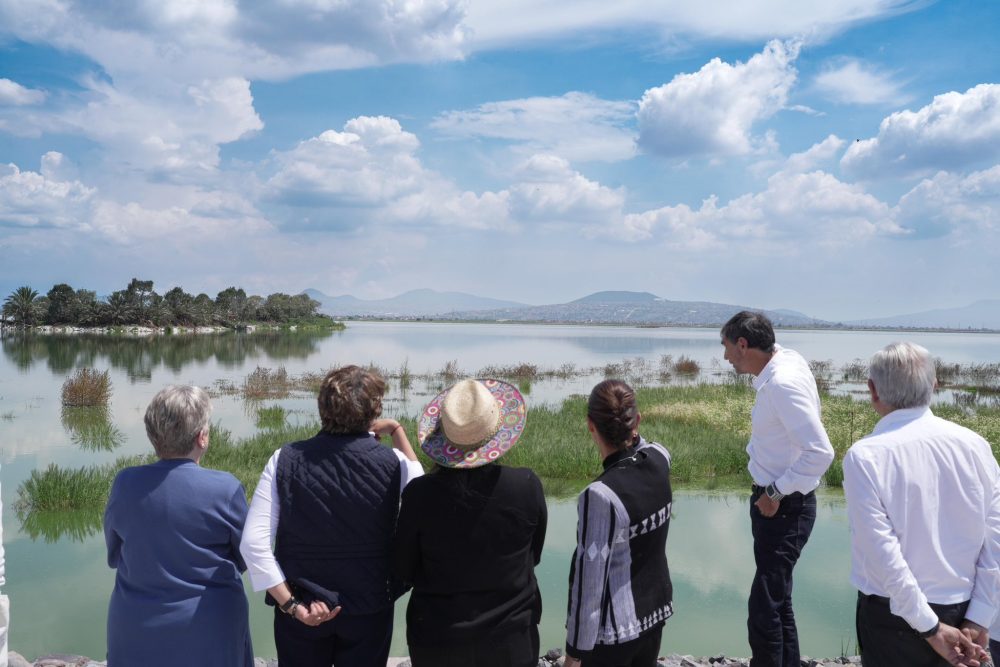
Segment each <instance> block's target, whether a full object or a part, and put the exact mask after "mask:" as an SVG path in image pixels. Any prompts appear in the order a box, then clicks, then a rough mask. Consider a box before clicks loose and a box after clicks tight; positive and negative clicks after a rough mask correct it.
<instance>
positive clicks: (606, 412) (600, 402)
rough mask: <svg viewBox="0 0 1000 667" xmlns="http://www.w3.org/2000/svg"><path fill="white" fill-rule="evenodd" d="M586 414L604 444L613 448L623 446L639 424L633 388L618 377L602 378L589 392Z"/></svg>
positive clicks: (628, 442) (630, 441)
mask: <svg viewBox="0 0 1000 667" xmlns="http://www.w3.org/2000/svg"><path fill="white" fill-rule="evenodd" d="M587 416H588V417H589V418H590V421H592V422H594V426H595V427H596V428H597V432H598V433H599V434H600V435H601V437H602V438H603V439H604V441H605V442H606V443H607V444H608V445H610V446H611V447H614V448H615V449H621V448H622V447H627V446H629V445H631V444H632V439H633V438H632V432H633V431H635V429H636V427H637V426H638V425H639V411H638V409H637V408H636V405H635V392H634V391H632V387H630V386H628V385H627V384H625V383H624V382H622V381H621V380H605V381H604V382H601V383H600V384H598V385H597V386H596V387H594V389H593V391H591V392H590V399H589V400H588V401H587Z"/></svg>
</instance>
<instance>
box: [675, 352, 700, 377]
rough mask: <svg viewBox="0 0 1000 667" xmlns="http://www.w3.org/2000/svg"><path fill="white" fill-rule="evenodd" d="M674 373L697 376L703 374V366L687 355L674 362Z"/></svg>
mask: <svg viewBox="0 0 1000 667" xmlns="http://www.w3.org/2000/svg"><path fill="white" fill-rule="evenodd" d="M674 372H675V373H677V374H678V375H697V374H698V373H701V364H699V363H698V362H697V361H695V360H694V359H692V358H691V357H688V356H686V355H683V354H682V355H681V356H680V357H679V358H678V359H677V361H675V362H674Z"/></svg>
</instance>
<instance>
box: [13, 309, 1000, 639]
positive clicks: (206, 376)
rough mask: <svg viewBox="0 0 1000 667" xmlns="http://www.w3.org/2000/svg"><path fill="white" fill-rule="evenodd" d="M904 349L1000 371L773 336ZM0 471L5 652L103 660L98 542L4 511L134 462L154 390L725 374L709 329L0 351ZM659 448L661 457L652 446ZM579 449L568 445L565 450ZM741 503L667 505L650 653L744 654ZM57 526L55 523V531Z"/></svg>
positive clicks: (833, 349) (548, 397) (411, 405)
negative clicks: (100, 469)
mask: <svg viewBox="0 0 1000 667" xmlns="http://www.w3.org/2000/svg"><path fill="white" fill-rule="evenodd" d="M901 337H905V338H906V339H907V340H913V341H915V342H918V343H920V344H922V345H924V346H925V347H927V348H928V349H930V350H931V352H932V353H933V354H934V355H935V356H938V357H941V358H942V359H944V360H945V361H948V362H956V363H996V362H1000V335H995V334H939V333H912V334H898V333H877V332H844V331H781V332H779V342H781V343H782V344H784V345H786V346H788V347H792V348H794V349H796V350H798V351H799V352H801V353H802V354H803V355H804V356H805V357H806V358H807V359H810V360H818V361H826V360H829V361H831V362H833V364H834V365H835V366H839V365H842V364H845V363H848V362H850V361H852V360H854V359H856V358H862V359H866V358H868V357H869V356H870V355H871V353H872V352H874V351H875V350H876V349H878V348H880V347H882V346H884V345H885V344H886V343H888V342H891V341H893V340H898V339H899V338H901ZM0 345H2V355H0V465H2V482H3V526H4V543H5V547H6V552H7V580H8V583H7V586H6V589H5V592H6V593H7V594H9V595H10V597H11V600H12V605H11V606H12V609H13V623H12V626H11V648H12V649H13V650H16V651H18V652H20V653H23V654H25V655H26V656H28V657H34V656H37V655H40V654H42V653H45V652H54V651H60V652H70V653H80V654H84V655H89V656H91V657H95V658H100V657H103V656H104V651H105V644H104V623H105V613H106V604H107V598H108V594H109V592H110V590H111V587H112V585H113V572H112V571H111V570H109V569H108V568H107V566H106V565H105V554H104V544H103V539H102V538H101V536H100V535H97V534H93V533H92V531H88V530H87V529H86V528H79V527H78V528H77V529H76V530H73V529H70V530H68V531H64V532H61V533H60V532H59V531H57V530H53V528H52V526H53V523H52V522H48V523H43V524H42V525H28V526H22V525H21V522H20V521H19V519H18V517H17V515H16V513H14V512H13V510H12V509H11V503H12V502H13V500H14V498H15V495H16V490H17V487H18V485H19V484H20V483H21V482H22V481H23V480H24V479H25V478H26V477H27V476H28V475H29V474H30V472H31V470H33V469H36V468H44V467H46V466H48V465H49V464H50V463H55V464H59V465H61V466H85V465H91V464H97V463H104V462H107V461H111V460H114V459H115V458H117V457H118V456H121V455H123V454H132V453H145V452H146V451H149V450H150V446H149V444H148V441H147V440H146V437H145V432H144V429H143V426H142V414H143V412H144V410H145V408H146V405H147V403H148V402H149V399H150V398H151V397H152V395H153V394H154V393H155V392H156V391H158V390H159V389H160V388H161V387H163V386H164V385H166V384H170V383H191V384H198V385H202V386H206V387H212V386H218V383H219V382H220V381H221V382H223V383H231V384H234V385H237V386H238V385H240V384H242V382H243V379H244V378H245V377H246V375H247V374H248V373H250V372H251V371H253V370H254V369H255V368H256V367H258V366H260V367H265V368H278V367H284V368H285V369H286V370H287V371H288V373H289V374H291V375H298V374H301V373H304V372H318V371H321V370H324V369H326V368H329V367H331V366H334V365H339V364H344V363H359V364H366V363H369V362H372V363H375V364H377V365H379V366H381V367H383V368H389V369H397V368H399V367H400V366H401V365H403V364H404V363H406V364H408V366H409V369H410V371H411V372H413V373H415V374H429V373H433V372H435V371H438V370H440V369H441V368H442V367H443V366H444V365H445V364H446V363H448V362H456V363H457V365H458V367H459V368H460V369H462V370H463V371H465V372H467V373H469V374H472V373H475V372H476V371H478V370H479V369H481V368H484V367H486V366H489V365H495V366H500V365H514V364H520V363H531V364H535V365H537V366H539V367H541V368H543V369H548V368H552V369H554V368H558V367H560V366H562V365H564V364H573V365H574V366H575V367H576V368H578V369H582V368H603V367H604V366H605V365H607V364H613V363H620V362H622V361H623V360H629V359H636V358H640V359H644V360H646V361H647V362H648V363H650V364H652V365H653V366H654V367H655V365H656V364H658V363H659V360H660V357H661V356H662V355H673V357H674V358H677V357H679V356H681V355H686V356H688V357H690V358H692V359H694V360H696V361H698V362H699V363H700V364H701V366H702V368H703V369H704V371H703V373H702V378H701V379H708V380H711V379H713V378H718V377H721V376H722V375H723V374H725V373H727V372H728V364H726V363H725V362H724V361H722V358H721V352H722V348H721V346H720V345H719V338H718V333H717V331H716V330H714V329H647V328H641V329H640V328H617V327H614V328H613V327H577V326H544V325H492V324H423V323H419V324H418V323H412V324H410V323H367V322H366V323H351V324H350V325H349V328H348V329H347V330H346V331H343V332H336V333H332V334H314V333H280V334H279V333H257V334H248V335H236V334H223V335H198V336H196V335H182V336H160V337H156V338H126V337H101V336H79V335H78V336H34V337H30V338H22V337H4V338H3V339H2V340H0ZM80 367H93V368H97V369H99V370H109V371H110V373H111V377H112V381H113V383H114V390H113V396H112V399H111V405H110V420H109V422H108V424H107V427H108V428H113V429H114V430H115V431H116V432H117V433H118V437H117V438H116V439H117V441H118V442H119V443H120V444H119V445H118V446H117V447H115V448H114V449H113V450H112V451H104V450H100V449H98V450H95V449H94V448H93V446H92V445H88V441H87V439H86V438H81V437H80V432H79V428H78V427H77V426H75V425H74V422H73V421H72V419H71V418H70V417H67V416H65V415H64V414H63V413H62V409H61V405H60V388H61V386H62V383H63V381H64V380H65V378H66V377H67V375H69V374H71V373H72V372H73V371H74V370H75V369H77V368H80ZM601 377H602V374H601V373H600V372H595V374H593V375H590V376H585V377H576V378H572V379H568V380H549V381H538V382H535V383H534V384H533V385H532V386H531V387H524V389H526V390H528V392H529V393H528V396H527V398H528V400H529V402H531V403H533V404H539V403H548V404H553V405H555V404H558V402H559V401H561V400H562V399H563V398H565V397H566V396H568V395H570V394H572V393H585V392H587V391H589V389H590V387H591V386H592V385H593V384H594V382H595V381H596V380H597V379H600V378H601ZM439 386H440V381H439V380H433V379H432V380H420V379H418V380H416V381H415V383H414V385H413V387H412V389H411V390H410V391H408V392H407V393H406V395H401V394H400V393H399V392H398V388H394V389H393V393H392V394H391V396H390V400H389V401H388V402H387V412H389V413H392V414H396V415H402V414H411V415H412V414H415V413H416V412H418V411H419V410H420V408H421V407H422V406H423V403H424V402H425V401H426V400H427V398H428V397H429V396H430V395H431V394H433V393H434V392H436V391H437V390H438V388H439ZM213 403H214V406H215V413H214V417H213V421H215V422H216V423H218V424H221V426H222V427H224V428H226V429H229V430H230V431H232V432H233V433H234V434H235V435H237V436H242V435H249V434H252V433H254V432H255V430H256V426H255V417H254V415H255V408H251V407H248V406H247V405H246V404H244V402H243V401H242V400H240V399H239V398H238V397H235V396H227V395H221V396H219V397H217V398H215V399H213ZM266 404H267V405H272V404H280V405H282V406H283V407H285V408H286V409H288V410H291V411H292V412H291V415H290V417H289V419H290V420H292V421H295V420H301V421H312V420H313V418H314V414H315V399H314V398H313V397H311V396H292V397H290V398H288V399H283V400H281V401H268V402H267V403H266ZM665 444H667V446H668V447H669V444H670V443H665ZM585 446H589V445H588V443H581V447H585ZM746 501H747V494H742V493H735V492H729V493H718V494H717V493H706V492H682V493H679V494H678V498H677V501H676V503H675V505H676V507H675V518H674V522H673V524H672V526H671V531H670V539H669V542H668V554H669V558H670V564H671V572H672V574H673V578H674V587H675V606H676V615H675V617H674V618H672V619H671V620H670V621H668V623H667V629H666V632H665V634H664V651H670V652H681V653H693V654H710V653H717V652H720V651H721V652H725V653H727V654H730V655H746V654H747V653H748V652H749V648H748V646H747V644H746V639H745V634H746V630H745V628H746V626H745V597H746V592H747V590H748V588H749V584H750V579H751V577H752V575H753V559H752V554H751V538H750V527H749V520H748V519H747V516H746V515H747V506H746ZM550 513H551V518H550V529H549V535H548V539H547V540H546V545H545V555H544V558H543V561H542V564H541V565H540V566H539V568H538V576H539V580H540V583H541V586H542V592H543V596H544V600H545V613H544V620H543V624H542V643H543V645H544V646H546V647H553V646H561V645H562V643H563V636H562V635H563V623H564V618H563V615H564V613H565V607H566V590H565V588H566V579H567V576H568V570H569V558H570V555H571V553H572V549H573V541H574V539H575V538H574V530H575V522H576V519H575V505H574V503H573V501H572V500H571V499H569V500H566V499H552V500H551V502H550ZM62 525H63V526H65V525H70V526H72V525H73V524H72V522H65V521H64V522H62ZM847 549H848V546H847V526H846V519H845V511H844V504H843V499H842V496H840V495H839V494H838V493H837V492H834V491H828V492H824V493H823V495H822V498H821V502H820V510H819V519H818V521H817V524H816V530H815V532H814V534H813V537H812V539H811V541H810V543H809V546H808V547H807V548H806V551H805V553H804V555H803V558H802V561H801V563H800V566H799V567H798V568H797V570H796V587H795V603H796V613H797V616H798V618H799V627H800V632H801V634H802V644H803V650H804V652H805V653H807V654H809V655H813V656H832V655H839V654H840V653H841V651H842V650H848V651H850V650H853V646H854V634H853V622H854V621H853V618H854V616H853V614H854V611H853V608H854V607H853V604H854V596H855V593H854V591H853V590H852V589H851V587H850V585H849V583H848V581H847V573H848V567H849V561H848V551H847ZM251 610H252V612H251V613H252V617H253V619H252V622H253V638H254V646H255V649H256V653H257V654H258V655H262V656H269V655H274V646H273V640H272V639H271V631H270V617H269V615H268V614H269V610H268V609H266V608H265V607H264V605H263V603H262V597H261V596H260V595H253V594H251ZM403 610H404V604H403V603H400V604H399V605H397V619H398V623H397V631H396V638H395V640H394V644H393V652H394V653H396V654H404V653H405V652H406V647H405V642H404V641H403V637H404V634H403V630H404V629H403V625H402V614H403Z"/></svg>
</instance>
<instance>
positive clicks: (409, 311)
mask: <svg viewBox="0 0 1000 667" xmlns="http://www.w3.org/2000/svg"><path fill="white" fill-rule="evenodd" d="M305 293H306V294H308V295H309V297H310V298H312V299H315V300H316V301H319V302H320V303H321V304H323V305H322V306H321V307H320V312H322V313H325V314H327V315H330V316H333V317H432V316H436V315H441V314H443V313H450V312H454V311H456V310H480V309H488V308H523V307H526V305H527V304H523V303H518V302H516V301H501V300H499V299H488V298H486V297H481V296H475V295H474V294H465V293H464V292H438V291H435V290H432V289H415V290H411V291H409V292H404V293H403V294H400V295H399V296H394V297H392V298H391V299H372V300H369V299H358V298H356V297H353V296H350V295H349V294H348V295H344V296H328V295H326V294H323V293H322V292H320V291H319V290H315V289H307V290H306V291H305Z"/></svg>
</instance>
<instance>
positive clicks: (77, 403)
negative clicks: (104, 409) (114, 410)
mask: <svg viewBox="0 0 1000 667" xmlns="http://www.w3.org/2000/svg"><path fill="white" fill-rule="evenodd" d="M110 398H111V375H110V374H109V373H108V371H97V370H94V369H93V368H81V369H79V370H77V372H76V373H74V374H73V375H71V376H70V377H68V378H66V381H65V382H63V386H62V404H63V405H65V406H70V407H94V406H102V405H107V404H108V400H109V399H110Z"/></svg>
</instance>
